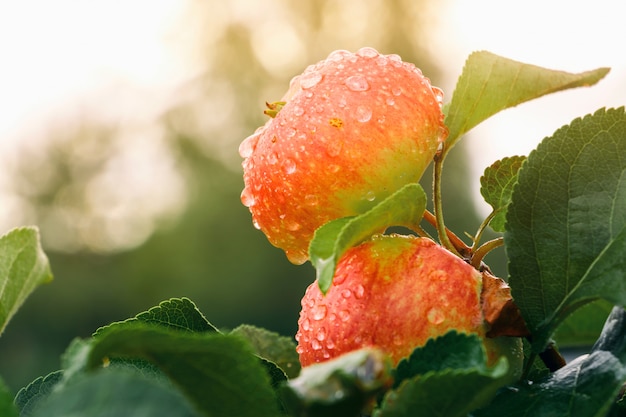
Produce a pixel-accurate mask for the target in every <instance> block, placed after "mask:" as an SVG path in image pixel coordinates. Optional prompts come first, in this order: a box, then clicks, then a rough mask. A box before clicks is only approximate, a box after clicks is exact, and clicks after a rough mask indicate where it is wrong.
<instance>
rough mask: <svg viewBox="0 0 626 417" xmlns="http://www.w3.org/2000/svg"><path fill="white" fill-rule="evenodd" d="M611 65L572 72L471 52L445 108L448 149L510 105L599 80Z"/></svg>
mask: <svg viewBox="0 0 626 417" xmlns="http://www.w3.org/2000/svg"><path fill="white" fill-rule="evenodd" d="M608 72H609V68H598V69H596V70H593V71H587V72H581V73H578V74H572V73H568V72H563V71H554V70H549V69H546V68H541V67H538V66H535V65H529V64H524V63H521V62H517V61H513V60H511V59H507V58H503V57H501V56H498V55H495V54H492V53H491V52H487V51H479V52H474V53H472V54H471V55H470V56H469V57H468V59H467V61H466V63H465V66H464V68H463V72H462V73H461V76H460V77H459V80H458V81H457V84H456V87H455V89H454V93H453V95H452V100H451V101H450V104H449V106H447V108H446V109H444V111H445V113H446V117H445V124H446V126H447V127H448V139H447V140H446V144H447V147H448V149H449V148H452V147H453V146H454V144H456V142H457V141H458V140H459V138H460V137H461V136H462V135H463V134H464V133H466V132H468V131H469V130H470V129H471V128H473V127H474V126H476V125H477V124H479V123H480V122H482V121H483V120H485V119H487V118H488V117H490V116H492V115H494V114H496V113H498V112H499V111H501V110H504V109H506V108H509V107H513V106H516V105H518V104H521V103H523V102H525V101H529V100H532V99H535V98H538V97H541V96H543V95H546V94H550V93H554V92H557V91H561V90H566V89H569V88H574V87H582V86H589V85H593V84H595V83H597V82H598V81H599V80H601V79H602V78H603V77H604V76H605V75H606V74H607V73H608Z"/></svg>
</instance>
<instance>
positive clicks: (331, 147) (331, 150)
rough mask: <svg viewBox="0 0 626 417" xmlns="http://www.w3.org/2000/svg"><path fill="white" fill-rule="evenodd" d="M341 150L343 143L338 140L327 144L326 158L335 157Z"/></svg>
mask: <svg viewBox="0 0 626 417" xmlns="http://www.w3.org/2000/svg"><path fill="white" fill-rule="evenodd" d="M341 148H343V142H341V141H339V140H334V141H332V142H329V143H328V145H327V146H326V153H327V154H328V156H333V157H334V156H337V155H339V154H340V153H341Z"/></svg>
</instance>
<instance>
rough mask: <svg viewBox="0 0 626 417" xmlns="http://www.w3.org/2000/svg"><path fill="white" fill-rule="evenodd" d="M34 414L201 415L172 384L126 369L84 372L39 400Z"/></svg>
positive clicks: (46, 416)
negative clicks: (147, 377)
mask: <svg viewBox="0 0 626 417" xmlns="http://www.w3.org/2000/svg"><path fill="white" fill-rule="evenodd" d="M29 416H32V417H68V416H81V417H113V416H151V417H170V416H180V417H199V416H200V414H199V413H198V412H197V411H196V410H194V407H193V406H192V404H190V402H189V401H188V400H187V399H186V398H185V397H184V396H183V395H182V394H181V393H180V392H179V391H177V390H175V389H173V388H172V387H171V386H170V385H167V384H163V383H161V382H158V381H154V380H151V379H146V378H144V377H143V376H141V375H140V374H137V373H134V372H129V371H128V370H122V369H105V370H101V371H100V372H96V373H93V374H87V375H82V376H81V378H78V379H76V380H74V381H73V382H72V383H71V384H68V385H66V386H63V387H62V388H61V389H55V390H54V391H53V392H52V393H51V394H50V395H49V396H48V397H47V398H45V399H44V400H42V401H41V402H39V403H38V404H37V405H36V407H35V409H34V410H33V412H32V414H29Z"/></svg>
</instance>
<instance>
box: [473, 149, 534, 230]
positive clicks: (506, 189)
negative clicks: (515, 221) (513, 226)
mask: <svg viewBox="0 0 626 417" xmlns="http://www.w3.org/2000/svg"><path fill="white" fill-rule="evenodd" d="M525 160H526V157H525V156H512V157H508V158H503V159H501V160H499V161H496V162H494V163H493V164H492V165H491V166H489V167H488V168H487V169H485V173H484V174H483V176H482V177H480V193H481V194H482V196H483V198H484V199H485V201H486V202H487V203H488V204H489V205H490V206H491V207H492V208H493V214H494V217H493V218H492V219H491V222H490V223H489V225H490V226H491V228H492V229H493V230H495V231H496V232H504V220H505V216H506V208H507V206H508V205H509V202H510V201H511V193H512V192H513V185H515V183H516V182H517V171H519V169H520V167H521V166H522V163H523V162H524V161H525Z"/></svg>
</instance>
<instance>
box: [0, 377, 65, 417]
mask: <svg viewBox="0 0 626 417" xmlns="http://www.w3.org/2000/svg"><path fill="white" fill-rule="evenodd" d="M62 377H63V371H55V372H52V373H50V374H48V375H46V376H45V377H39V378H37V379H35V380H34V381H33V382H31V383H30V384H28V386H26V387H24V388H22V389H21V390H20V391H19V392H18V393H17V395H16V397H15V405H16V407H17V408H18V409H19V411H20V417H27V416H30V415H32V413H33V410H34V409H35V408H36V407H37V405H38V404H39V403H40V402H41V401H42V400H44V399H45V398H47V397H48V396H49V395H50V393H51V392H52V389H53V388H54V387H55V386H56V385H57V384H58V383H59V381H60V380H61V378H62ZM0 415H4V414H0Z"/></svg>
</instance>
